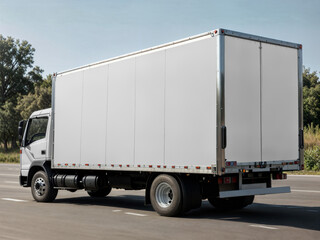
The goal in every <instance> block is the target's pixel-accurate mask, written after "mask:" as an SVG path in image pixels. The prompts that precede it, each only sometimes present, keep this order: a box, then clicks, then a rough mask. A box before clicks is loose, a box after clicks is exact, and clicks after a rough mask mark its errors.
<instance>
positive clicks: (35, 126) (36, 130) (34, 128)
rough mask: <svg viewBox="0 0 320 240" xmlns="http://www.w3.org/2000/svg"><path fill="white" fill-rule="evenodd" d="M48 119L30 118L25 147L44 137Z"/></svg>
mask: <svg viewBox="0 0 320 240" xmlns="http://www.w3.org/2000/svg"><path fill="white" fill-rule="evenodd" d="M47 125H48V117H41V118H32V119H30V120H29V123H28V130H27V137H26V145H29V144H31V143H33V142H35V141H38V140H40V139H43V138H45V137H46V132H47Z"/></svg>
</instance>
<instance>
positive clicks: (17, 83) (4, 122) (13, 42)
mask: <svg viewBox="0 0 320 240" xmlns="http://www.w3.org/2000/svg"><path fill="white" fill-rule="evenodd" d="M34 52H35V49H34V48H33V47H32V46H31V44H30V43H28V42H27V41H25V40H24V41H20V40H19V39H14V38H12V37H7V38H5V37H3V36H2V35H0V144H1V145H2V146H3V148H4V149H5V151H7V150H8V148H9V146H10V147H11V148H17V147H18V145H17V140H18V133H17V126H18V122H19V120H21V119H27V118H28V117H29V116H30V114H31V113H32V112H34V111H36V110H39V109H44V108H48V107H50V106H51V82H52V76H51V75H48V76H47V77H45V78H43V77H42V73H43V70H42V69H41V68H40V67H39V66H34V65H33V63H34V60H33V56H34ZM284 97H285V96H284ZM303 106H304V109H303V113H304V125H305V126H308V125H311V124H313V125H314V126H316V125H320V82H319V76H318V73H317V72H316V71H313V72H312V71H311V70H310V69H309V68H305V69H304V71H303Z"/></svg>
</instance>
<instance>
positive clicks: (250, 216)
mask: <svg viewBox="0 0 320 240" xmlns="http://www.w3.org/2000/svg"><path fill="white" fill-rule="evenodd" d="M54 203H55V204H77V205H81V206H84V205H91V206H93V205H96V206H106V207H112V208H118V209H122V210H123V209H125V210H138V211H147V212H153V213H154V214H156V213H155V212H154V210H153V208H152V207H151V206H150V205H148V206H146V205H144V196H137V195H117V196H108V197H106V198H91V197H87V196H80V197H74V198H60V199H56V200H55V201H54ZM182 218H186V219H212V220H222V221H226V222H229V223H232V222H242V223H244V222H246V223H249V224H261V225H267V226H271V227H273V226H274V227H276V226H286V227H294V228H302V229H310V230H317V231H320V207H306V206H287V205H275V204H262V203H254V204H252V205H250V206H248V207H246V208H244V209H242V210H236V211H229V212H221V211H218V210H216V209H215V208H213V207H212V206H211V205H210V204H209V203H208V201H203V202H202V207H201V208H199V209H195V210H192V211H190V212H188V213H186V214H185V215H184V216H182Z"/></svg>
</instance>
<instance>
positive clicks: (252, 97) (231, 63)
mask: <svg viewBox="0 0 320 240" xmlns="http://www.w3.org/2000/svg"><path fill="white" fill-rule="evenodd" d="M225 60H226V61H225V104H226V107H225V108H226V111H225V118H226V123H225V124H226V126H227V148H226V159H227V160H228V161H237V162H256V161H260V160H261V137H260V131H261V129H260V63H259V62H260V50H259V42H256V41H250V40H246V39H239V38H236V37H226V38H225Z"/></svg>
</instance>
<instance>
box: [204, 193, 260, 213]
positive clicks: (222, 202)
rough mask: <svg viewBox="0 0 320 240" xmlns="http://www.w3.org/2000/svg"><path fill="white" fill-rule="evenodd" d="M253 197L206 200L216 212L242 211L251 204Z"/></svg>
mask: <svg viewBox="0 0 320 240" xmlns="http://www.w3.org/2000/svg"><path fill="white" fill-rule="evenodd" d="M253 200H254V196H243V197H232V198H208V201H209V202H210V203H211V205H212V206H214V207H215V208H216V209H218V210H222V211H226V210H236V209H242V208H244V207H246V206H248V205H250V204H252V203H253Z"/></svg>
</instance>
